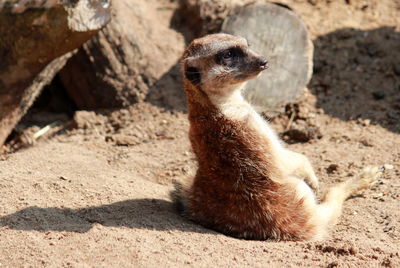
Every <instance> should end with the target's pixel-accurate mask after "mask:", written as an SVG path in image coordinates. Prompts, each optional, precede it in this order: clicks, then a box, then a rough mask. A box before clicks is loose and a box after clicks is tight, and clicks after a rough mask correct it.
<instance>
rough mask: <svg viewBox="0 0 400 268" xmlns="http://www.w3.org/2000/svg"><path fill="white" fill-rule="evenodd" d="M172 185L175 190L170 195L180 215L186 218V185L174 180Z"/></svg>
mask: <svg viewBox="0 0 400 268" xmlns="http://www.w3.org/2000/svg"><path fill="white" fill-rule="evenodd" d="M172 185H173V186H174V189H173V190H172V191H171V192H170V193H169V195H170V198H171V200H172V203H173V204H174V206H175V208H176V210H177V211H178V212H179V214H181V215H183V216H184V215H186V199H187V197H186V196H187V191H186V189H185V187H184V185H183V184H182V183H181V182H179V181H176V180H173V181H172Z"/></svg>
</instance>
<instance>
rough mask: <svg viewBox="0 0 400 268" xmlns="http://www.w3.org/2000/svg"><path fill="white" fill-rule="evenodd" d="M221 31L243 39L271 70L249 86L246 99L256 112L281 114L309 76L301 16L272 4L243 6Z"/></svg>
mask: <svg viewBox="0 0 400 268" xmlns="http://www.w3.org/2000/svg"><path fill="white" fill-rule="evenodd" d="M222 31H223V32H227V33H230V34H234V35H239V36H243V37H245V38H246V39H247V40H248V41H249V43H250V45H251V47H252V49H254V50H255V51H257V52H259V53H260V54H261V55H263V56H265V57H267V59H269V66H270V68H269V69H268V70H267V71H265V72H263V74H262V75H261V76H260V77H259V78H258V79H255V80H252V81H250V82H249V83H248V86H247V87H246V91H245V97H246V99H247V100H249V101H250V102H251V103H252V104H253V105H254V106H255V108H256V109H257V110H258V111H259V112H267V113H274V112H276V111H279V112H280V111H282V107H283V105H285V104H287V103H289V102H294V101H295V100H296V99H297V98H298V97H299V96H300V95H301V93H302V92H303V90H304V88H305V87H306V85H307V83H308V81H309V80H310V78H311V75H312V70H313V68H312V57H313V45H312V42H311V40H310V38H309V34H308V32H307V29H306V27H305V25H304V24H303V22H302V21H301V19H300V17H299V16H297V15H296V14H295V13H294V12H293V11H291V10H289V9H288V8H285V7H282V6H279V5H275V4H272V3H256V4H251V5H246V6H243V7H241V8H237V9H235V11H234V12H233V13H232V14H231V15H229V16H228V17H227V18H226V19H225V21H224V24H223V25H222Z"/></svg>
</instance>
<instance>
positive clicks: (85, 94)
mask: <svg viewBox="0 0 400 268" xmlns="http://www.w3.org/2000/svg"><path fill="white" fill-rule="evenodd" d="M165 10H166V9H165V7H164V6H162V3H160V2H158V1H155V0H150V1H145V0H136V1H132V0H118V1H114V2H113V14H112V20H111V22H110V23H109V24H108V25H107V27H105V28H104V29H103V30H102V31H101V32H100V33H99V34H98V35H96V36H95V37H94V38H93V39H92V40H90V41H89V42H87V43H86V44H85V45H84V46H83V47H82V48H81V49H79V51H78V53H77V54H76V55H74V56H73V57H72V58H71V59H70V60H69V62H68V64H67V65H66V66H65V67H64V68H63V69H62V71H61V72H60V78H61V81H62V83H63V85H64V87H65V89H66V91H67V92H68V94H69V95H70V96H71V98H72V99H73V101H74V102H75V104H76V105H77V106H78V108H79V109H82V110H85V109H97V108H121V107H127V106H129V105H131V104H133V103H136V102H141V101H143V100H144V99H145V98H146V97H147V95H148V94H149V90H150V89H151V87H152V86H153V85H154V83H155V82H156V81H158V80H160V78H161V77H162V76H163V75H166V74H167V73H168V72H169V70H170V69H171V68H172V67H173V66H174V65H176V64H177V63H178V61H179V59H180V57H181V55H182V53H183V50H184V46H185V42H184V38H183V36H182V35H181V34H179V33H177V32H176V31H174V30H173V29H171V28H170V26H169V25H170V20H171V18H170V17H169V16H167V15H168V14H169V13H168V14H164V13H165V12H166V11H165ZM168 10H170V9H168ZM171 15H172V12H171ZM176 86H178V85H176Z"/></svg>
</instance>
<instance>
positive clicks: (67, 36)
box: [0, 0, 110, 148]
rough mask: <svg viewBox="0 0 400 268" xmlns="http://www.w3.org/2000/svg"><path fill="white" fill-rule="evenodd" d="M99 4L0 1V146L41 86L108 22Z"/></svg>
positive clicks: (81, 0) (66, 0) (106, 12)
mask: <svg viewBox="0 0 400 268" xmlns="http://www.w3.org/2000/svg"><path fill="white" fill-rule="evenodd" d="M105 2H108V1H101V2H100V1H99V0H93V1H88V0H64V1H62V2H61V3H60V1H54V0H32V1H25V0H18V1H16V0H3V1H1V3H0V36H1V42H0V148H1V145H3V143H4V141H5V139H6V138H7V136H8V135H9V134H10V133H11V131H12V129H13V128H14V127H15V125H16V124H17V123H18V121H19V120H20V119H21V117H22V116H23V115H24V114H25V113H26V112H27V110H28V109H29V107H30V106H31V105H32V103H33V101H34V100H35V98H36V97H37V96H38V95H39V93H40V92H41V90H42V88H43V87H44V85H46V84H47V83H49V82H50V81H51V80H52V78H53V77H54V75H55V74H56V73H57V72H58V71H59V70H60V69H61V68H62V67H63V66H64V64H65V62H66V60H67V59H68V58H69V57H70V56H72V54H71V53H69V52H70V51H73V50H74V49H76V48H77V47H79V46H81V45H82V44H83V43H84V42H86V41H87V40H88V39H89V38H91V37H92V36H93V35H94V34H95V33H96V32H97V31H98V30H99V29H100V28H101V27H103V26H104V25H105V24H107V22H108V21H109V19H110V14H109V12H110V11H109V9H108V8H104V7H103V5H104V3H105Z"/></svg>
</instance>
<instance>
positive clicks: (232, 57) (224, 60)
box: [216, 47, 244, 65]
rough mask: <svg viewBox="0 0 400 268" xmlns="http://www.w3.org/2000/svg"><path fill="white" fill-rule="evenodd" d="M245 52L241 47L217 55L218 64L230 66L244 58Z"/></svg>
mask: <svg viewBox="0 0 400 268" xmlns="http://www.w3.org/2000/svg"><path fill="white" fill-rule="evenodd" d="M243 55H244V52H243V50H242V49H241V48H239V47H232V48H229V49H226V50H224V51H222V52H220V53H218V54H217V57H216V62H217V63H218V64H222V65H228V64H230V63H233V62H235V61H236V60H237V59H239V58H240V57H243Z"/></svg>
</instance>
